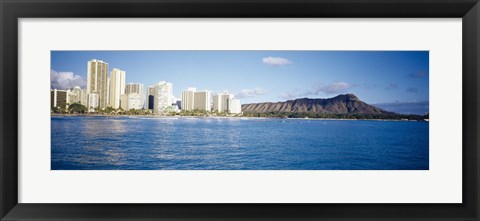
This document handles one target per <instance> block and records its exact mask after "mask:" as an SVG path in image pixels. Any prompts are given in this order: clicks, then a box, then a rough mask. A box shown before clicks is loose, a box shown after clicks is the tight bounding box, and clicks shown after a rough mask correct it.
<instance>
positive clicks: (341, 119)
mask: <svg viewBox="0 0 480 221" xmlns="http://www.w3.org/2000/svg"><path fill="white" fill-rule="evenodd" d="M50 117H114V118H115V117H130V118H164V119H167V118H198V119H201V118H213V119H233V118H236V119H278V120H281V119H282V120H325V121H335V120H339V121H399V122H429V121H428V120H397V119H347V118H280V117H245V116H179V115H174V116H159V115H104V114H54V113H52V114H51V115H50Z"/></svg>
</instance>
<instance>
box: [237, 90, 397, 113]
mask: <svg viewBox="0 0 480 221" xmlns="http://www.w3.org/2000/svg"><path fill="white" fill-rule="evenodd" d="M242 111H243V112H244V113H267V112H280V113H316V114H370V115H391V114H395V113H393V112H389V111H386V110H383V109H381V108H379V107H376V106H373V105H370V104H367V103H365V102H363V101H362V100H360V99H359V98H358V97H357V96H356V95H354V94H340V95H337V96H335V97H332V98H298V99H294V100H287V101H284V102H263V103H250V104H243V105H242Z"/></svg>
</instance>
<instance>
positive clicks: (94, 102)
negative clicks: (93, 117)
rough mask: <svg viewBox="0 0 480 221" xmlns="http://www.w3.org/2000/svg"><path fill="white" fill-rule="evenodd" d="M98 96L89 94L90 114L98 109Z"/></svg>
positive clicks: (88, 106) (88, 107)
mask: <svg viewBox="0 0 480 221" xmlns="http://www.w3.org/2000/svg"><path fill="white" fill-rule="evenodd" d="M98 101H99V99H98V94H97V93H89V94H87V109H88V112H95V108H97V107H98V105H99V104H98Z"/></svg>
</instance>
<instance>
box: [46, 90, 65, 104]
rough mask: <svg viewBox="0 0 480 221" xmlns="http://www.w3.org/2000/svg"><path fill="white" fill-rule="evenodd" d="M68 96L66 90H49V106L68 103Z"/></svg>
mask: <svg viewBox="0 0 480 221" xmlns="http://www.w3.org/2000/svg"><path fill="white" fill-rule="evenodd" d="M68 96H69V93H68V91H67V90H57V89H53V90H50V108H54V107H62V106H67V104H69V103H68V102H69V99H68V98H69V97H68Z"/></svg>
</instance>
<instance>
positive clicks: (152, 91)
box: [146, 86, 155, 110]
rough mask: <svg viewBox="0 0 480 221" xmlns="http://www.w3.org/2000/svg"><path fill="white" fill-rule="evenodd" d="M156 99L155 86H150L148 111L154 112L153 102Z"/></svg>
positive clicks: (148, 89) (148, 90)
mask: <svg viewBox="0 0 480 221" xmlns="http://www.w3.org/2000/svg"><path fill="white" fill-rule="evenodd" d="M154 98H155V86H148V88H147V98H146V100H147V109H149V110H153V102H154Z"/></svg>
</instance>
